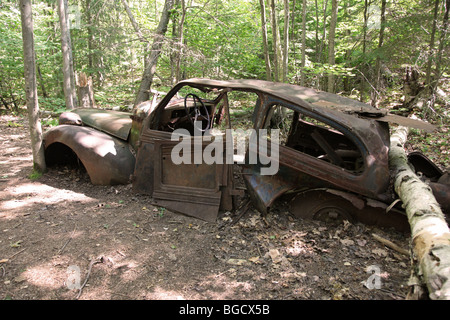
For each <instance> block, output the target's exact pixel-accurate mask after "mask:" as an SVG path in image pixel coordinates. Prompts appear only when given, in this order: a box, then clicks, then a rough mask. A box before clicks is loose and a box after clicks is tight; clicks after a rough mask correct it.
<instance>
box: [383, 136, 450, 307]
mask: <svg viewBox="0 0 450 320" xmlns="http://www.w3.org/2000/svg"><path fill="white" fill-rule="evenodd" d="M407 136H408V129H407V128H405V127H398V128H396V130H395V131H394V133H393V134H392V136H391V147H390V150H389V163H390V166H391V169H392V170H393V172H394V174H395V181H394V186H395V192H396V193H397V194H398V196H399V197H400V199H401V200H402V202H403V205H404V207H405V210H406V214H407V216H408V222H409V224H410V226H411V240H412V262H413V277H412V278H414V279H418V280H419V282H418V283H416V285H419V286H424V287H425V288H426V289H427V291H428V296H429V298H431V299H436V300H449V299H450V230H449V228H448V225H447V223H446V221H445V218H444V214H443V213H442V210H441V208H440V206H439V204H438V202H437V201H436V199H435V197H434V195H433V193H432V191H431V188H430V187H429V186H428V185H427V184H426V183H424V182H422V181H421V180H420V179H419V178H418V177H417V176H416V174H415V173H414V172H413V171H412V170H411V167H410V166H409V164H408V160H407V155H406V153H405V151H404V144H405V142H406V139H407Z"/></svg>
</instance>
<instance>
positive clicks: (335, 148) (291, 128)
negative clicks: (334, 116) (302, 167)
mask: <svg viewBox="0 0 450 320" xmlns="http://www.w3.org/2000/svg"><path fill="white" fill-rule="evenodd" d="M266 128H267V129H268V137H269V138H270V132H271V130H273V129H279V130H280V131H279V141H280V145H281V146H285V147H288V148H291V149H294V150H296V151H298V152H302V153H304V154H307V155H309V156H312V157H315V158H317V159H320V160H323V161H326V162H329V163H331V164H334V165H336V166H338V167H341V168H343V169H345V170H349V171H352V172H354V173H357V174H358V173H361V172H362V171H363V169H364V161H363V157H362V155H361V151H360V150H359V148H358V147H357V146H356V145H355V144H354V143H353V142H352V141H351V140H350V139H349V138H347V137H346V136H345V135H344V134H343V133H342V132H340V131H338V130H337V129H335V128H333V127H331V126H330V125H328V124H325V123H323V122H321V121H319V120H317V119H314V118H311V117H309V116H306V115H304V114H301V113H299V112H298V111H294V110H292V109H290V108H287V107H285V106H282V105H279V104H274V105H273V106H272V107H271V108H269V112H268V115H267V118H266Z"/></svg>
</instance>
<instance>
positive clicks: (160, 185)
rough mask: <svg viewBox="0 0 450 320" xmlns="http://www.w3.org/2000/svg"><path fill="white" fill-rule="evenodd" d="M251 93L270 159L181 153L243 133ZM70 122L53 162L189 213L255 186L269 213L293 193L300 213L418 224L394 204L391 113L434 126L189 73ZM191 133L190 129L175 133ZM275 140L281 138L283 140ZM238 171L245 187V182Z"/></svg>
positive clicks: (75, 115)
mask: <svg viewBox="0 0 450 320" xmlns="http://www.w3.org/2000/svg"><path fill="white" fill-rule="evenodd" d="M178 96H180V97H181V98H179V97H178ZM239 99H244V100H245V101H246V102H248V101H252V104H253V110H251V114H252V116H251V122H250V125H248V122H247V125H248V127H246V128H245V129H249V130H250V129H251V130H253V131H252V132H255V133H256V135H258V139H249V141H248V144H247V149H246V150H247V151H248V150H249V149H251V150H256V152H257V154H258V157H257V159H258V161H256V162H254V161H253V162H251V161H249V152H247V153H246V154H245V157H244V159H245V160H244V161H240V162H237V161H231V163H230V161H226V160H227V159H228V158H227V156H229V154H227V151H223V150H224V149H225V148H224V149H215V150H214V151H213V153H214V152H215V153H217V154H214V155H213V156H214V157H215V159H216V160H217V159H222V160H223V161H215V162H214V163H205V162H204V161H203V162H196V161H192V162H185V163H181V164H179V163H174V161H173V155H174V152H175V149H176V150H177V151H176V153H177V154H178V153H179V152H180V148H179V147H180V145H179V144H180V141H184V143H186V142H187V143H188V144H192V145H195V144H196V147H193V148H185V149H183V150H181V153H183V154H182V155H181V154H179V155H180V156H183V157H185V159H194V158H195V157H196V154H195V153H196V151H197V152H199V151H200V152H206V151H208V152H211V148H210V144H211V143H212V141H216V143H217V141H219V143H220V144H222V143H223V145H225V144H227V143H229V142H230V139H233V138H235V137H233V135H232V134H231V135H229V134H228V133H226V131H227V130H230V129H236V126H235V123H234V122H235V121H237V120H236V119H238V117H237V115H236V113H233V111H234V108H233V106H234V105H235V104H237V103H239ZM232 116H233V117H232ZM232 120H233V121H232ZM60 123H61V124H60V125H59V126H57V127H54V128H52V129H50V130H49V131H48V132H46V134H45V137H44V140H45V148H46V160H47V163H48V165H51V164H53V163H57V162H61V161H64V160H65V159H66V160H67V159H79V160H80V161H81V163H82V164H83V166H84V167H85V168H86V171H87V173H88V174H89V176H90V178H91V181H92V183H94V184H118V183H129V182H131V183H132V184H133V189H134V191H136V192H138V193H142V194H149V195H150V196H152V198H153V201H154V203H155V204H157V205H159V206H162V207H166V208H168V209H171V210H174V211H177V212H180V213H184V214H186V215H190V216H194V217H197V218H200V219H204V220H207V221H215V219H216V217H217V214H218V212H219V210H226V211H229V210H232V209H235V208H236V199H237V196H243V195H244V192H247V194H248V195H249V197H250V199H251V201H252V204H253V205H254V207H255V208H256V209H257V210H258V211H260V212H262V213H265V212H267V210H268V209H269V208H270V207H272V205H273V204H274V201H275V200H276V199H278V198H280V197H281V196H282V195H286V196H287V195H289V196H287V197H289V199H290V210H291V212H292V213H293V214H294V215H296V216H299V217H308V218H319V219H350V220H351V219H358V220H361V221H363V222H367V223H381V224H383V223H384V224H386V225H390V224H392V223H393V224H397V225H404V224H405V222H406V218H405V217H404V216H403V215H402V214H401V207H399V208H397V207H394V208H393V209H392V210H391V213H390V214H389V215H386V214H385V212H386V209H387V208H388V207H389V205H390V204H391V203H393V201H394V200H395V199H396V195H395V193H394V190H393V187H392V176H391V172H390V168H389V161H388V160H389V159H388V152H389V143H390V140H389V139H390V135H389V123H397V124H401V125H406V126H413V127H417V128H419V129H423V130H433V129H434V128H433V126H431V125H429V124H427V123H425V122H422V121H416V120H411V119H407V118H402V117H398V116H395V115H391V114H388V113H387V112H386V111H384V110H379V109H376V108H373V107H371V106H369V105H366V104H363V103H360V102H358V101H355V100H352V99H348V98H344V97H341V96H338V95H334V94H330V93H326V92H321V91H316V90H313V89H309V88H304V87H299V86H296V85H290V84H282V83H273V82H267V81H261V80H232V81H216V80H209V79H190V80H185V81H182V82H180V83H178V84H177V85H175V86H174V87H173V88H172V90H170V91H169V92H168V94H167V95H166V96H165V97H164V98H163V99H162V100H161V101H160V102H159V103H158V104H157V105H156V106H155V105H153V104H152V103H150V102H145V103H142V104H140V105H139V106H137V107H136V108H135V109H134V110H133V112H132V113H125V112H113V111H106V110H99V109H75V110H73V111H71V112H69V113H65V114H63V115H62V116H61V118H60ZM198 124H199V125H198ZM262 130H264V135H262V134H261V132H263V131H262ZM180 131H181V132H183V134H178V135H175V134H174V133H176V132H180ZM230 132H232V130H231V131H230ZM275 133H277V136H275ZM271 135H273V136H271ZM261 139H262V140H264V139H265V140H267V141H266V142H267V143H266V144H265V148H259V147H258V146H259V144H261V141H262V140H261ZM270 141H277V144H276V145H275V148H274V144H273V143H269V142H270ZM255 143H256V144H257V145H258V146H253V147H254V148H253V149H252V144H255ZM199 146H200V147H199ZM216 146H217V144H216ZM208 148H209V149H208ZM262 149H264V152H263V151H262ZM275 149H276V150H275ZM232 152H234V151H232ZM187 153H189V154H187ZM275 153H276V154H275ZM269 154H270V156H269ZM234 155H235V156H236V154H234ZM274 155H275V156H276V157H273V156H274ZM267 157H272V158H271V159H272V160H273V161H277V169H278V170H277V171H276V173H275V174H270V175H263V174H261V169H263V168H265V167H267V164H268V161H264V159H265V158H267ZM266 160H267V159H266ZM410 161H411V163H412V164H413V165H417V167H418V168H417V169H419V170H420V171H421V172H422V173H423V176H424V178H426V179H427V180H429V182H430V186H431V188H432V190H433V192H434V194H435V196H436V199H437V200H438V202H439V203H440V204H441V206H442V209H443V211H444V212H448V211H449V208H450V204H449V202H450V196H449V194H450V184H449V183H448V181H447V182H445V181H444V180H445V178H446V177H448V174H447V173H445V172H443V171H441V170H440V169H439V168H438V167H437V166H435V165H434V164H433V163H432V162H431V161H429V160H428V159H427V158H426V157H425V156H424V155H422V154H419V153H415V154H414V155H411V157H410ZM237 168H239V170H238V169H237ZM236 180H242V181H244V184H245V187H242V188H238V187H237V186H238V183H237V181H236ZM363 209H364V210H363ZM380 211H381V212H383V213H384V214H381V215H380V214H379V212H380ZM386 217H388V218H386ZM386 221H387V222H386ZM406 223H407V222H406Z"/></svg>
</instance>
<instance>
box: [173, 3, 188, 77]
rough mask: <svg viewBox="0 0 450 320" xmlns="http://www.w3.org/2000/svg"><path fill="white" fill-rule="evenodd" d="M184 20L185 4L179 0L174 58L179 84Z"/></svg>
mask: <svg viewBox="0 0 450 320" xmlns="http://www.w3.org/2000/svg"><path fill="white" fill-rule="evenodd" d="M185 19H186V4H185V3H184V0H181V19H180V23H179V26H178V30H179V35H178V37H179V39H178V52H177V57H176V69H175V75H176V82H179V81H180V80H181V78H182V76H181V59H182V58H183V51H184V50H183V48H184V21H185Z"/></svg>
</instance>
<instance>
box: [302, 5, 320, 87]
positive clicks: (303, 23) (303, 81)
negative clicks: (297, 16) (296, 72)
mask: <svg viewBox="0 0 450 320" xmlns="http://www.w3.org/2000/svg"><path fill="white" fill-rule="evenodd" d="M316 36H317V32H316ZM305 66H306V0H303V4H302V60H301V69H302V70H301V72H300V85H302V86H304V85H305V78H306V76H305Z"/></svg>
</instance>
